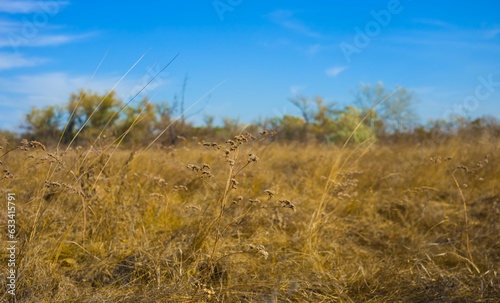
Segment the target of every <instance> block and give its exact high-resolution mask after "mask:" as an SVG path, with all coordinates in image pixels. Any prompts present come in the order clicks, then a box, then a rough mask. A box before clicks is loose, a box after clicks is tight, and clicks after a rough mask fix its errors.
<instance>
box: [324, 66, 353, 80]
mask: <svg viewBox="0 0 500 303" xmlns="http://www.w3.org/2000/svg"><path fill="white" fill-rule="evenodd" d="M347 68H349V67H348V66H334V67H331V68H329V69H327V70H326V71H325V72H326V74H327V76H329V77H337V76H338V75H339V74H340V73H341V72H343V71H345V70H346V69H347Z"/></svg>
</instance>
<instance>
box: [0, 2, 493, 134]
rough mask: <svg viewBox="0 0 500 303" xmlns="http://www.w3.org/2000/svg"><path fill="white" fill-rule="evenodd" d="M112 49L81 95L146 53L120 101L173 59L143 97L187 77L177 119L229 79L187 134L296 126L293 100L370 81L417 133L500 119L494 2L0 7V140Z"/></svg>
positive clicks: (327, 95)
mask: <svg viewBox="0 0 500 303" xmlns="http://www.w3.org/2000/svg"><path fill="white" fill-rule="evenodd" d="M108 49H109V52H108V53H107V56H106V57H105V59H104V61H103V63H102V65H101V66H100V68H99V70H98V71H97V73H96V76H95V77H94V78H93V79H92V81H91V82H90V88H92V89H93V90H96V91H98V92H100V93H104V92H106V91H107V90H109V89H111V88H113V87H114V86H115V84H116V83H117V82H118V80H119V79H120V78H121V77H122V76H123V75H124V74H125V73H126V72H127V71H128V70H129V69H130V68H131V67H132V66H133V65H134V63H136V61H137V60H138V59H139V58H140V57H141V56H143V55H144V54H145V53H146V54H145V56H144V57H143V58H142V59H141V60H140V61H139V63H138V64H137V65H136V66H135V67H134V68H133V69H132V70H131V71H130V73H128V74H127V76H126V77H125V78H124V79H123V80H122V81H121V82H120V83H119V84H118V85H117V86H116V91H117V92H118V94H119V96H120V97H121V98H126V97H127V96H128V95H129V93H130V92H131V91H137V88H135V90H134V87H135V85H136V84H137V83H145V80H143V81H142V82H140V81H141V78H142V77H143V76H144V75H146V76H145V78H144V79H146V80H149V79H151V77H152V75H154V74H155V73H156V72H157V71H158V70H159V69H161V67H163V66H165V64H167V63H168V62H169V61H170V60H171V59H172V58H173V57H174V56H175V55H176V54H178V53H179V56H178V57H177V59H176V60H175V61H174V62H173V63H172V64H171V66H169V67H168V68H167V69H166V70H165V72H164V73H162V74H160V76H159V77H158V78H157V79H156V80H155V81H153V82H152V83H151V85H150V87H148V88H147V89H146V90H145V91H144V94H145V95H147V96H150V97H153V101H162V100H166V101H169V102H172V100H173V96H174V95H175V94H179V93H180V91H181V87H182V83H183V79H184V76H185V75H186V73H188V82H187V88H186V94H185V96H186V107H187V106H189V105H190V104H192V103H194V102H195V101H197V100H198V99H199V98H200V97H202V96H203V95H204V94H206V93H207V92H209V91H210V90H211V89H213V88H214V87H216V86H217V85H218V84H219V83H221V82H222V81H224V80H226V81H225V82H224V83H223V84H222V85H220V86H218V87H217V88H216V89H215V90H214V91H212V92H211V93H210V97H209V98H208V99H205V100H203V101H202V102H200V103H199V104H198V105H196V106H195V107H194V108H193V109H192V111H191V113H196V112H198V111H200V110H201V112H199V113H197V114H196V115H193V116H191V118H190V119H191V120H192V121H194V122H195V123H201V122H202V121H203V114H209V115H214V116H216V117H217V118H218V119H219V121H220V118H222V117H225V116H228V117H232V118H238V117H239V118H240V119H241V120H242V121H243V122H247V123H249V122H252V121H254V120H255V119H257V118H258V117H259V116H260V117H274V116H282V115H283V114H294V115H295V114H298V111H297V110H296V109H295V108H294V107H293V106H292V105H291V104H290V103H289V102H288V98H289V97H291V96H293V95H294V94H296V93H301V94H304V95H307V96H311V97H313V96H321V97H323V98H324V99H325V100H327V101H335V102H337V104H338V106H339V108H341V107H343V106H345V105H348V104H350V103H352V101H353V96H352V91H354V90H355V89H356V88H358V87H359V85H360V83H370V84H375V83H377V82H378V81H382V82H383V83H384V84H385V86H386V87H388V88H393V87H395V86H396V85H402V86H404V87H406V88H408V89H410V90H412V91H414V92H415V93H416V95H417V96H418V99H419V101H418V103H417V104H416V109H417V112H418V114H419V116H420V119H421V121H422V122H425V121H427V120H428V119H430V118H434V119H436V118H445V117H446V116H447V115H448V114H450V113H457V114H467V115H470V116H471V117H478V116H482V115H492V116H495V117H497V118H499V116H500V83H499V82H500V2H497V1H475V2H469V1H467V2H466V1H463V2H456V1H415V0H414V1H410V0H401V1H397V0H384V1H349V2H347V1H319V0H318V1H308V2H306V1H291V0H289V1H272V2H270V1H259V0H254V1H249V0H216V1H213V0H207V1H143V2H139V1H99V2H98V1H24V0H23V1H21V0H20V1H12V0H0V128H10V129H14V130H15V129H16V128H17V127H19V125H20V123H21V122H22V119H23V113H25V112H27V111H28V110H29V108H30V107H31V106H38V107H43V106H45V105H47V104H57V103H59V104H60V103H63V102H65V101H66V100H67V99H68V96H69V94H70V93H72V92H75V91H76V90H77V89H79V88H84V87H86V86H87V83H88V82H89V80H90V78H91V77H92V74H93V73H94V71H95V69H96V68H97V66H98V64H99V62H100V61H101V59H102V58H103V56H104V55H105V53H106V52H107V51H108ZM155 63H157V65H156V66H155V67H153V68H152V71H150V72H149V73H148V70H149V69H150V68H151V66H153V65H154V64H155ZM139 100H140V98H138V99H137V101H139ZM188 115H189V113H188Z"/></svg>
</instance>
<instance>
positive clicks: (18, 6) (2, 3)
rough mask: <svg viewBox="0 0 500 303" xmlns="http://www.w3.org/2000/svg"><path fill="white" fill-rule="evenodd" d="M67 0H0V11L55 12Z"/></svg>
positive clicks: (24, 12)
mask: <svg viewBox="0 0 500 303" xmlns="http://www.w3.org/2000/svg"><path fill="white" fill-rule="evenodd" d="M67 4H69V2H67V1H13V0H0V12H2V13H8V14H29V13H35V12H41V11H48V12H55V11H57V10H58V9H59V7H60V6H64V5H67Z"/></svg>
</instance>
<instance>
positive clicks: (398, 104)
mask: <svg viewBox="0 0 500 303" xmlns="http://www.w3.org/2000/svg"><path fill="white" fill-rule="evenodd" d="M415 102H416V98H415V94H414V93H413V92H410V91H408V90H407V89H406V88H404V87H396V91H395V92H394V94H393V95H392V96H391V97H390V98H389V99H387V100H386V101H385V102H384V103H383V108H384V118H385V120H386V121H387V122H388V125H390V126H391V128H392V129H393V130H394V131H395V132H401V130H403V129H404V128H405V126H407V125H408V124H409V123H412V122H414V121H415V120H416V118H417V114H416V112H415V109H414V108H413V105H414V103H415Z"/></svg>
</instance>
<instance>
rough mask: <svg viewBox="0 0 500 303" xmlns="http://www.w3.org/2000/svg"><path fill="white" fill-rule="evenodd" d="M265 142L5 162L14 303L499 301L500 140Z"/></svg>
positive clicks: (22, 151)
mask: <svg viewBox="0 0 500 303" xmlns="http://www.w3.org/2000/svg"><path fill="white" fill-rule="evenodd" d="M253 135H254V136H255V137H256V138H252V136H240V137H236V138H231V140H232V141H228V142H227V143H226V142H216V144H212V142H198V140H194V139H187V140H186V141H184V143H183V145H179V146H165V147H161V148H160V147H157V148H151V149H149V150H147V151H145V152H141V151H140V150H138V151H133V150H127V149H124V148H122V147H119V148H118V149H117V150H116V152H115V147H114V146H112V145H109V144H111V142H107V141H105V140H100V141H99V142H97V143H96V144H95V146H94V147H93V148H92V149H89V148H87V147H85V146H84V147H81V148H80V147H79V148H76V147H75V148H71V149H70V150H68V151H67V153H66V154H63V155H62V154H57V152H56V151H55V150H51V148H50V147H48V148H47V150H43V149H42V148H41V147H40V146H39V145H37V144H35V143H32V144H30V143H29V142H24V144H22V145H20V148H17V149H14V150H13V151H12V152H9V153H7V154H5V155H4V156H2V158H0V160H2V163H3V164H2V165H1V167H2V170H3V169H5V170H6V171H4V172H3V174H4V175H3V176H2V177H3V179H2V180H1V181H0V182H1V186H0V188H1V191H2V201H5V199H6V198H5V197H6V196H7V193H9V192H14V193H16V199H17V200H16V201H17V213H16V220H17V224H18V225H17V230H18V235H17V237H18V240H19V245H20V247H19V248H20V250H19V253H18V263H19V266H18V272H19V278H18V281H17V291H16V292H17V302H190V301H192V302H497V301H498V300H500V284H499V283H500V276H499V274H500V273H499V271H500V237H498V235H499V234H500V220H499V219H500V195H499V188H498V184H499V182H498V181H499V175H500V163H499V161H498V159H497V158H498V149H499V147H500V140H498V138H494V137H491V136H488V135H484V136H482V137H476V138H475V140H476V141H474V142H471V141H467V140H465V139H460V138H454V139H450V140H448V141H446V142H445V143H442V144H439V145H438V144H435V143H433V142H432V141H429V142H424V143H423V144H419V145H417V144H410V143H406V144H391V145H389V144H381V143H374V142H365V143H364V144H362V145H361V146H358V147H346V149H345V150H344V151H343V152H342V153H341V148H339V147H333V146H325V145H312V144H311V145H300V144H284V143H276V142H272V138H271V137H270V134H267V135H260V134H253ZM42 143H43V142H42ZM203 143H205V144H203ZM108 146H111V147H110V148H107V147H108ZM231 148H232V149H231ZM8 150H9V148H8V147H7V146H4V149H3V150H2V151H3V152H6V151H8ZM226 150H228V151H227V152H226ZM49 153H50V154H49ZM111 155H112V156H111ZM449 157H451V159H448V158H449ZM335 163H337V164H335ZM334 164H335V166H334ZM459 166H464V167H461V168H459ZM465 166H466V168H465ZM332 167H333V168H334V169H332ZM2 205H5V203H4V202H2ZM464 211H466V213H464ZM4 214H5V211H3V210H2V218H4ZM2 228H3V230H6V219H2ZM467 239H468V240H467ZM2 246H3V247H2V251H3V252H5V251H6V246H7V243H5V241H2ZM2 256H3V257H2V260H1V264H2V267H3V269H4V270H2V273H1V281H2V284H1V289H2V292H1V293H2V294H4V293H5V291H6V289H7V288H6V282H5V281H6V270H5V269H6V264H7V254H3V255H2ZM4 300H10V297H8V296H7V295H5V296H4V297H2V299H1V301H4ZM6 302H8V301H6Z"/></svg>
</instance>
